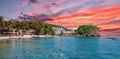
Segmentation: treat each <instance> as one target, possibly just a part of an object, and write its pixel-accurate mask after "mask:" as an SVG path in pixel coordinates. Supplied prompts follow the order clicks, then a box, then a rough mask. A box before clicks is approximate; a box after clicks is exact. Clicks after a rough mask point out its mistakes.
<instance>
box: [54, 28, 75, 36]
mask: <svg viewBox="0 0 120 59" xmlns="http://www.w3.org/2000/svg"><path fill="white" fill-rule="evenodd" d="M53 30H54V32H55V34H56V35H61V33H63V35H65V36H67V35H71V34H73V33H75V32H74V30H66V29H65V28H63V27H53Z"/></svg>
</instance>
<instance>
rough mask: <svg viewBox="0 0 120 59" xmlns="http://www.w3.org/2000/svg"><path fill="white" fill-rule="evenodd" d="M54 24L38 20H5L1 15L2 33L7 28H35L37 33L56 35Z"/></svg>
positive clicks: (0, 28) (0, 27)
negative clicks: (53, 28)
mask: <svg viewBox="0 0 120 59" xmlns="http://www.w3.org/2000/svg"><path fill="white" fill-rule="evenodd" d="M52 26H53V25H50V24H45V23H42V22H37V21H5V20H4V19H3V17H2V16H0V35H1V34H2V32H3V31H4V30H6V29H7V31H9V30H10V29H17V30H21V29H22V30H23V31H25V30H29V29H33V30H35V34H37V35H43V34H44V35H54V31H53V30H52Z"/></svg>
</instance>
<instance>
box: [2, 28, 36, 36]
mask: <svg viewBox="0 0 120 59" xmlns="http://www.w3.org/2000/svg"><path fill="white" fill-rule="evenodd" d="M34 33H35V30H32V29H30V30H24V31H23V30H18V29H10V30H8V29H5V30H3V32H2V35H4V36H22V35H34Z"/></svg>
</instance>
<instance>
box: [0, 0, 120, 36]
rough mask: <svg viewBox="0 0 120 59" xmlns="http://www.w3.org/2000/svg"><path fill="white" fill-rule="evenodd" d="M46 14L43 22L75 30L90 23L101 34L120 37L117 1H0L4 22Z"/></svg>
mask: <svg viewBox="0 0 120 59" xmlns="http://www.w3.org/2000/svg"><path fill="white" fill-rule="evenodd" d="M22 13H24V14H26V15H30V16H32V15H37V14H38V15H40V14H47V15H50V18H52V19H53V20H45V21H44V22H45V23H49V24H55V25H60V26H64V27H66V28H69V29H77V28H78V27H79V26H80V25H84V24H92V25H96V26H98V27H99V28H100V33H101V34H120V0H0V16H3V17H4V18H5V19H6V20H9V19H14V18H17V17H19V16H21V15H22Z"/></svg>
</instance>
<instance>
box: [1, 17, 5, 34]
mask: <svg viewBox="0 0 120 59" xmlns="http://www.w3.org/2000/svg"><path fill="white" fill-rule="evenodd" d="M4 28H5V21H4V20H3V17H2V16H0V34H2V31H3V29H4Z"/></svg>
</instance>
